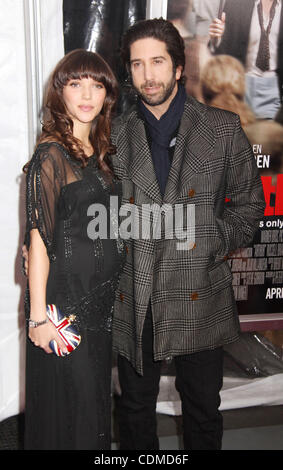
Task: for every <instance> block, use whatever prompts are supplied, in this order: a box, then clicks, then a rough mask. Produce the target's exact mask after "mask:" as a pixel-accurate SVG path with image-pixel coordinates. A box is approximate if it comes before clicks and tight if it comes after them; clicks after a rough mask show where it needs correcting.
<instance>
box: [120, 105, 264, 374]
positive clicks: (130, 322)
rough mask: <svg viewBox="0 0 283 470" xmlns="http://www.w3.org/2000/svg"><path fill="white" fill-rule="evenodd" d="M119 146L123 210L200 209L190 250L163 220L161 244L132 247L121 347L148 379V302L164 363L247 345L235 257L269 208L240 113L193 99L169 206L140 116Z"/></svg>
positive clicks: (126, 124)
mask: <svg viewBox="0 0 283 470" xmlns="http://www.w3.org/2000/svg"><path fill="white" fill-rule="evenodd" d="M113 143H114V144H115V145H116V146H117V156H116V157H115V158H114V159H113V162H114V167H115V172H116V174H117V175H118V176H119V177H120V178H121V179H122V184H123V199H122V203H123V204H128V207H131V206H130V205H134V206H135V208H136V209H137V211H138V213H139V214H140V213H141V212H142V210H141V209H142V207H144V206H143V205H146V206H147V207H148V206H149V205H150V204H152V205H153V204H154V205H155V207H156V205H158V206H162V205H164V204H168V205H170V206H171V207H173V208H174V207H176V206H175V205H176V204H183V205H184V206H186V205H188V204H190V205H193V207H194V210H195V240H194V243H192V242H191V241H190V242H188V247H189V249H185V250H177V249H176V243H177V241H176V237H175V238H170V239H164V236H163V235H164V230H163V229H164V223H165V222H164V220H165V218H164V217H163V218H162V219H161V220H162V221H163V222H162V223H163V226H162V227H163V229H162V231H161V238H159V239H154V238H151V239H148V238H138V237H135V239H129V240H127V241H126V252H127V254H126V263H125V267H124V270H123V272H122V275H121V280H120V284H119V288H118V290H117V293H116V301H115V307H114V318H113V347H114V350H115V351H116V352H118V353H119V354H121V355H123V356H125V357H126V358H127V359H128V360H129V361H130V362H131V363H132V364H133V366H134V367H135V368H136V370H137V372H138V373H140V374H142V370H143V368H142V331H143V323H144V319H145V315H146V310H147V307H148V304H149V302H151V306H152V316H153V332H154V359H155V360H162V359H164V358H169V357H172V356H177V355H182V354H188V353H193V352H197V351H201V350H205V349H214V348H216V347H218V346H221V345H224V344H227V343H229V342H232V341H234V340H236V339H237V338H238V334H239V321H238V315H237V310H236V304H235V300H234V296H233V289H232V284H231V278H232V276H231V272H230V267H229V265H228V263H227V255H228V254H229V253H230V252H231V251H233V250H235V249H237V248H239V247H244V246H246V245H248V244H249V243H250V242H251V241H252V239H253V236H254V233H255V231H256V229H257V227H258V222H259V219H260V218H261V217H262V216H263V212H264V207H265V203H264V196H263V190H262V185H261V180H260V177H259V174H258V170H257V167H256V163H255V158H254V155H253V152H252V149H251V146H250V145H249V143H248V141H247V138H246V136H245V134H244V132H243V130H242V128H241V125H240V120H239V117H238V116H237V115H236V114H234V113H230V112H227V111H223V110H219V109H216V108H212V107H209V106H206V105H203V104H201V103H199V102H197V101H196V100H194V99H193V98H188V99H187V101H186V103H185V108H184V113H183V116H182V120H181V123H180V128H179V132H178V135H177V140H176V146H175V152H174V157H173V162H172V167H171V170H170V173H169V177H168V182H167V186H166V190H165V195H164V198H163V200H162V197H161V194H160V190H159V186H158V182H157V179H156V176H155V170H154V167H153V163H152V158H151V154H150V150H149V146H148V141H147V137H146V133H145V128H144V123H143V121H142V119H141V118H140V117H139V114H138V112H137V111H136V110H134V111H133V112H131V113H130V114H129V115H128V116H127V117H125V118H124V119H122V120H121V122H120V124H119V125H117V126H116V127H115V128H114V130H113ZM227 199H228V202H225V201H227ZM190 207H192V206H190ZM138 217H140V215H139V216H138ZM135 220H136V219H135ZM184 220H185V218H184Z"/></svg>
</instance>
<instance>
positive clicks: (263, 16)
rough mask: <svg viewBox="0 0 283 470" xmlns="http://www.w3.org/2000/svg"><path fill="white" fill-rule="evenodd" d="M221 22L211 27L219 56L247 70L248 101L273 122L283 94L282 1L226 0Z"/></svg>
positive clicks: (263, 116) (261, 114) (216, 22)
mask: <svg viewBox="0 0 283 470" xmlns="http://www.w3.org/2000/svg"><path fill="white" fill-rule="evenodd" d="M224 11H225V15H224V16H223V17H222V19H221V20H220V19H217V18H216V19H215V20H214V21H213V22H212V24H211V26H210V37H211V39H213V38H218V41H220V42H219V43H218V47H217V48H216V51H215V52H216V53H217V54H229V55H232V56H233V57H235V58H236V59H239V60H240V61H241V62H242V64H243V65H244V67H245V70H246V79H247V82H246V84H247V94H246V100H247V102H248V104H249V105H250V106H251V108H252V109H253V111H254V112H255V114H256V115H257V116H258V117H259V118H266V119H273V118H274V117H275V115H276V113H277V112H278V109H279V107H280V101H282V94H283V88H282V86H283V8H282V0H227V1H226V3H225V7H224Z"/></svg>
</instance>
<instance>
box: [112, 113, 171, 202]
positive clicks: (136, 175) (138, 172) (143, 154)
mask: <svg viewBox="0 0 283 470" xmlns="http://www.w3.org/2000/svg"><path fill="white" fill-rule="evenodd" d="M128 125H129V127H128V128H129V129H131V134H129V133H128V132H127V135H126V138H127V144H128V145H127V146H126V147H123V148H122V149H121V152H119V160H120V163H121V164H122V165H123V166H124V167H125V169H127V172H128V177H129V179H130V180H131V181H132V182H133V183H134V184H135V185H136V186H138V187H139V188H140V189H141V190H142V191H143V192H144V193H145V194H146V195H147V196H149V197H150V199H152V200H153V201H154V202H155V203H157V204H162V197H161V193H160V189H159V184H158V181H157V179H156V175H155V170H154V166H153V162H152V158H151V153H150V149H149V146H148V141H147V137H146V133H145V127H144V123H143V121H142V120H141V119H140V118H139V117H138V115H137V112H134V113H133V114H132V115H131V117H130V120H129V123H128ZM133 136H134V138H133Z"/></svg>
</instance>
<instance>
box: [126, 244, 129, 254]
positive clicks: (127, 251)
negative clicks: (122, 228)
mask: <svg viewBox="0 0 283 470" xmlns="http://www.w3.org/2000/svg"><path fill="white" fill-rule="evenodd" d="M125 250H126V253H127V254H128V253H129V248H128V247H127V245H126V248H125Z"/></svg>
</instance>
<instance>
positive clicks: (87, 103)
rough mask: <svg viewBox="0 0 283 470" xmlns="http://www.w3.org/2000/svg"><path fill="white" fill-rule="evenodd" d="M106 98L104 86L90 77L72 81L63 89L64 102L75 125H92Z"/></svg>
mask: <svg viewBox="0 0 283 470" xmlns="http://www.w3.org/2000/svg"><path fill="white" fill-rule="evenodd" d="M105 97H106V90H105V87H104V85H103V84H102V83H99V82H96V81H95V80H93V79H92V78H90V77H88V78H80V79H74V80H70V81H69V82H68V83H67V84H66V85H65V86H64V88H63V100H64V103H65V105H66V108H67V111H68V114H69V116H70V118H71V119H72V121H73V123H74V124H83V125H84V124H91V122H92V121H93V120H94V119H95V118H96V116H98V114H99V113H100V111H101V109H102V106H103V103H104V100H105Z"/></svg>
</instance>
